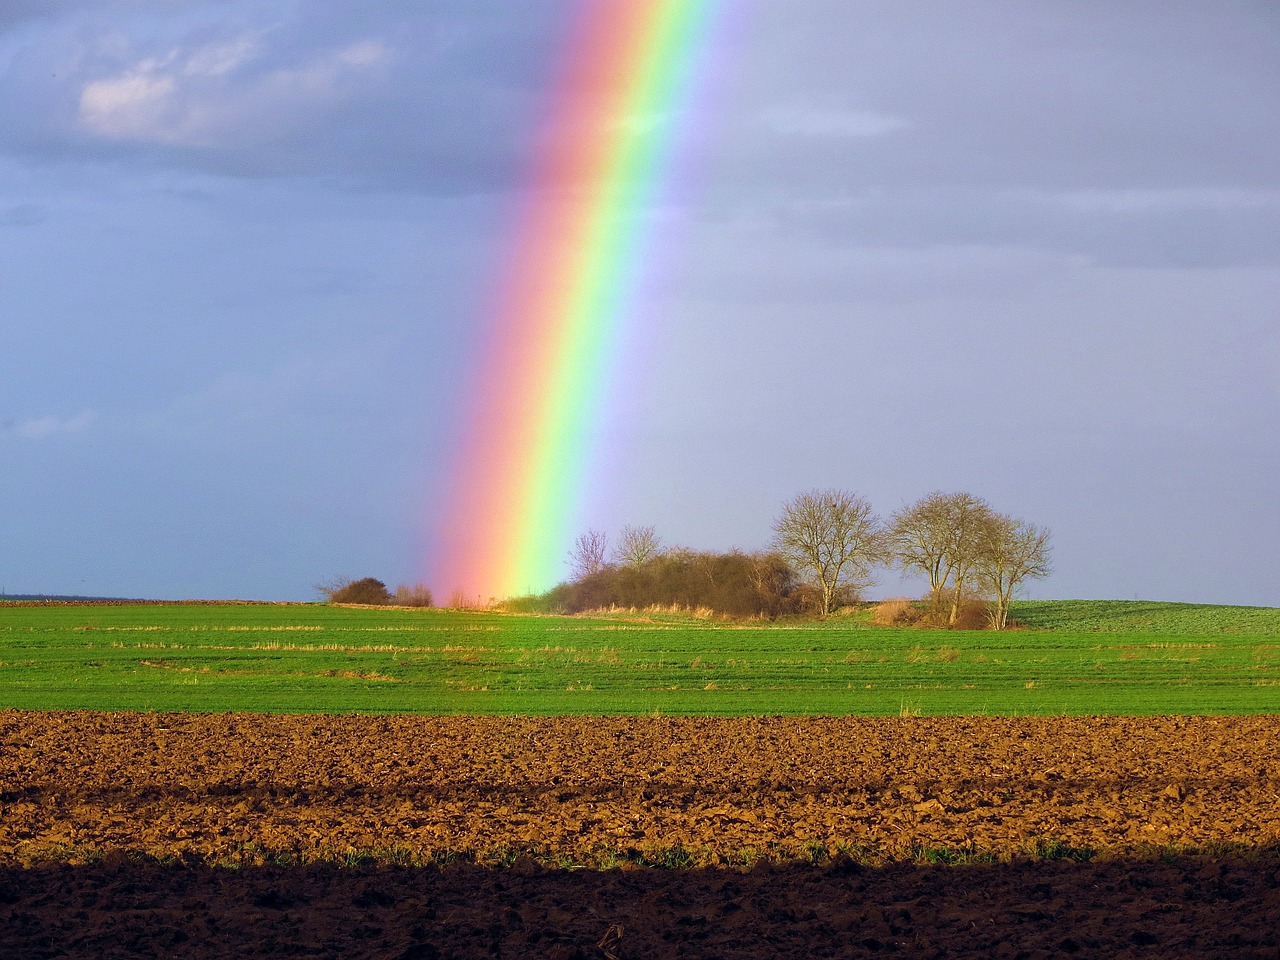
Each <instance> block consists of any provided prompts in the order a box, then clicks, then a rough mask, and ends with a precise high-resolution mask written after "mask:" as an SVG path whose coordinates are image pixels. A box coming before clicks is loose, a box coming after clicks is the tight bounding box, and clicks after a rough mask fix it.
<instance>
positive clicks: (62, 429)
mask: <svg viewBox="0 0 1280 960" xmlns="http://www.w3.org/2000/svg"><path fill="white" fill-rule="evenodd" d="M97 419H98V414H97V413H96V412H95V411H93V410H85V411H83V412H81V413H78V414H76V415H75V416H74V417H59V416H57V415H54V414H50V415H49V416H45V417H36V418H35V419H32V420H19V421H16V422H13V423H12V424H11V426H10V430H11V431H12V432H13V433H16V434H17V435H18V436H20V437H22V438H24V439H26V440H44V439H45V438H47V437H53V436H57V435H58V434H64V433H83V432H84V431H85V430H87V429H89V427H91V426H92V425H93V424H94V422H95V421H96V420H97Z"/></svg>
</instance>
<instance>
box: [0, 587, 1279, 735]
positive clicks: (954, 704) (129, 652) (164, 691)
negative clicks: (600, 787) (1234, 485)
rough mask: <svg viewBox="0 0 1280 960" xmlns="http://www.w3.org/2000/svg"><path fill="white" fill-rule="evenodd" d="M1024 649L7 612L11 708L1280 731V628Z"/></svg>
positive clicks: (810, 631) (501, 619)
mask: <svg viewBox="0 0 1280 960" xmlns="http://www.w3.org/2000/svg"><path fill="white" fill-rule="evenodd" d="M1016 616H1017V618H1018V619H1019V620H1020V621H1021V622H1023V623H1024V624H1026V625H1027V629H1023V630H1017V631H1009V632H1004V633H993V632H989V631H936V630H914V629H887V628H877V627H873V626H871V624H870V621H869V619H868V617H867V615H866V614H854V615H851V616H849V617H844V618H837V619H832V620H829V621H826V622H779V623H776V624H769V623H760V622H754V621H753V622H748V623H741V622H738V623H728V622H717V621H700V620H695V619H693V618H691V617H687V616H682V615H676V614H668V615H656V616H648V617H646V616H644V615H637V614H618V615H610V616H594V617H543V616H527V615H515V614H501V613H467V612H454V611H443V610H407V609H376V608H366V609H349V608H338V607H327V606H323V605H318V604H278V605H276V604H226V605H205V604H199V605H197V604H192V605H120V606H110V605H103V606H56V605H48V606H37V607H29V606H8V605H3V604H0V707H19V708H27V709H54V708H57V709H70V708H74V709H100V710H115V709H127V710H184V711H261V712H277V713H296V712H302V713H313V712H324V713H347V712H370V713H402V712H412V713H476V714H483V713H490V714H508V713H520V714H543V715H549V714H651V713H660V714H668V715H682V714H695V715H740V714H825V715H842V714H878V715H886V714H887V715H898V714H903V713H905V714H917V713H918V714H920V715H929V714H982V713H987V714H1057V713H1069V714H1205V713H1274V712H1280V609H1276V608H1262V607H1216V606H1202V605H1193V604H1169V603H1143V602H1137V601H1134V602H1128V601H1068V600H1062V601H1040V602H1026V603H1022V604H1020V605H1019V606H1018V607H1017V609H1016Z"/></svg>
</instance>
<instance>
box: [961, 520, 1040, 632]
mask: <svg viewBox="0 0 1280 960" xmlns="http://www.w3.org/2000/svg"><path fill="white" fill-rule="evenodd" d="M1049 536H1050V535H1049V531H1048V530H1047V529H1046V528H1044V527H1037V526H1035V525H1034V524H1030V523H1026V522H1025V521H1023V520H1018V519H1017V518H1015V517H1008V516H1005V515H1003V514H996V515H994V516H993V517H992V518H991V519H990V521H989V523H988V525H987V531H986V536H985V538H984V542H983V546H982V552H981V554H980V556H979V557H978V561H977V564H976V566H975V572H976V574H977V578H978V582H979V583H981V584H982V585H983V586H984V587H986V588H987V589H988V590H990V591H991V593H992V594H993V595H994V597H995V605H994V606H993V607H992V608H991V614H990V618H991V626H992V629H995V630H1003V629H1004V628H1005V627H1006V626H1007V625H1008V623H1009V605H1010V604H1011V603H1012V602H1013V598H1014V595H1015V594H1016V593H1017V590H1018V588H1019V587H1020V586H1021V585H1022V583H1023V582H1024V581H1026V580H1039V579H1041V578H1043V577H1047V576H1048V575H1049V573H1050V571H1051V570H1052V566H1051V564H1050V562H1049V552H1050V547H1049Z"/></svg>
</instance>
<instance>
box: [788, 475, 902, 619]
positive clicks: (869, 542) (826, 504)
mask: <svg viewBox="0 0 1280 960" xmlns="http://www.w3.org/2000/svg"><path fill="white" fill-rule="evenodd" d="M773 531H774V537H773V549H774V550H776V551H777V553H778V554H779V555H780V556H781V557H783V558H784V559H785V560H787V561H788V562H790V563H792V564H794V565H795V567H796V568H797V569H799V570H801V571H803V572H805V573H808V574H811V575H812V577H813V580H814V585H815V586H816V587H818V589H819V591H820V596H821V601H822V613H823V615H824V616H825V615H826V614H828V613H830V612H831V606H832V602H833V600H834V599H835V598H836V596H837V595H838V593H839V592H840V591H841V590H842V589H845V590H847V589H852V590H861V589H863V588H864V587H866V586H868V585H869V584H870V583H871V582H872V580H871V570H872V568H873V567H875V566H876V565H877V564H879V563H881V562H883V560H884V555H885V554H884V539H883V532H882V527H881V523H880V520H879V518H878V517H877V516H876V515H875V514H874V513H873V512H872V510H871V504H870V503H868V502H867V501H866V500H865V499H864V498H863V497H860V496H858V495H857V494H855V493H849V492H847V491H844V490H810V491H808V492H807V493H801V494H799V495H797V496H795V497H793V498H792V499H791V500H788V501H787V502H786V503H784V504H783V505H782V513H781V514H779V515H778V517H777V519H775V520H774V521H773Z"/></svg>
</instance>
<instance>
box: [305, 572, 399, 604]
mask: <svg viewBox="0 0 1280 960" xmlns="http://www.w3.org/2000/svg"><path fill="white" fill-rule="evenodd" d="M320 592H321V593H323V594H325V596H327V597H328V598H329V602H330V603H363V604H368V605H371V606H382V605H386V604H388V603H390V602H391V594H390V593H388V592H387V585H386V584H385V583H383V582H382V581H381V580H375V579H373V577H365V578H364V579H363V580H351V581H347V582H342V581H338V582H337V583H334V584H332V585H330V586H322V587H321V588H320Z"/></svg>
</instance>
